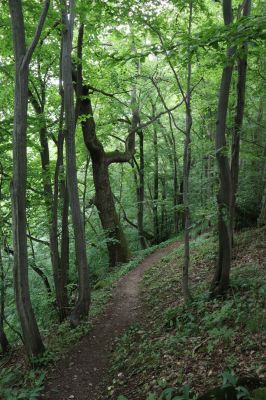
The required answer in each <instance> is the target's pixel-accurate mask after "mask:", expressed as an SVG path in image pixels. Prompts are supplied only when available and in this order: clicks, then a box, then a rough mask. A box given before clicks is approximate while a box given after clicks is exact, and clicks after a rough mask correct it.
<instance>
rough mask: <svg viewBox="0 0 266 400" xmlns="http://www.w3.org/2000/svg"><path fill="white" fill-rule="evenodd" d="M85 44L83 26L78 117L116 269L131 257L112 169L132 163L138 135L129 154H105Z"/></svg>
mask: <svg viewBox="0 0 266 400" xmlns="http://www.w3.org/2000/svg"><path fill="white" fill-rule="evenodd" d="M82 43H83V25H81V27H80V31H79V44H78V57H79V59H80V60H81V62H80V63H79V66H78V68H77V77H76V91H77V99H78V101H77V108H76V115H82V116H83V118H82V121H81V127H82V132H83V138H84V143H85V145H86V147H87V149H88V151H89V153H90V156H91V162H92V170H93V181H94V187H95V197H96V207H97V209H98V212H99V217H100V220H101V224H102V228H103V230H104V232H105V235H106V240H107V250H108V257H109V266H110V267H111V268H112V267H114V266H115V265H117V264H119V263H124V262H127V261H128V260H129V257H130V253H129V249H128V244H127V240H126V237H125V235H124V231H123V229H122V226H121V224H120V221H119V218H118V215H117V212H116V208H115V203H114V197H113V193H112V189H111V184H110V179H109V170H108V167H109V165H110V164H111V163H112V162H126V161H129V160H130V159H131V157H132V154H133V151H132V148H134V146H135V132H134V134H133V135H132V134H131V135H129V138H128V140H127V142H128V145H127V151H125V153H123V154H121V153H120V152H112V153H105V151H104V148H103V145H102V143H101V142H100V141H99V140H98V138H97V135H96V124H95V121H94V117H93V110H92V105H91V100H90V97H89V88H88V86H87V85H85V84H83V76H82ZM84 117H86V118H84ZM117 159H118V161H117Z"/></svg>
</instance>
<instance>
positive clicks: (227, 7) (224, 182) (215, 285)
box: [211, 0, 234, 296]
mask: <svg viewBox="0 0 266 400" xmlns="http://www.w3.org/2000/svg"><path fill="white" fill-rule="evenodd" d="M223 15H224V23H225V25H229V24H231V23H232V22H233V14H232V4H231V0H223ZM233 54H234V49H232V48H231V49H229V50H228V54H227V65H226V66H225V67H224V69H223V73H222V78H221V85H220V94H219V102H218V112H217V122H216V134H215V147H216V159H217V164H218V170H219V179H220V188H219V193H218V196H217V203H218V236H219V252H218V261H217V266H216V271H215V274H214V278H213V282H212V285H211V295H212V296H216V295H218V296H219V295H224V294H225V293H226V291H227V289H228V287H229V278H230V268H231V256H232V234H231V223H230V211H231V205H232V179H231V171H230V165H229V159H228V155H227V147H226V136H225V130H226V115H227V110H228V101H229V93H230V84H231V78H232V72H233V60H232V55H233Z"/></svg>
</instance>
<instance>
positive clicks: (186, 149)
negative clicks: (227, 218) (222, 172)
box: [182, 1, 193, 301]
mask: <svg viewBox="0 0 266 400" xmlns="http://www.w3.org/2000/svg"><path fill="white" fill-rule="evenodd" d="M192 11H193V8H192V1H190V2H189V25H188V34H189V36H190V35H191V27H192ZM189 57H190V56H189ZM191 127H192V114H191V61H190V59H189V61H188V65H187V88H186V130H185V142H184V156H183V164H184V165H183V203H184V219H185V231H184V263H183V275H182V288H183V294H184V298H185V300H186V301H187V300H189V298H190V297H191V296H190V291H189V282H188V278H189V277H188V270H189V259H190V250H189V245H190V243H189V225H190V210H189V197H188V196H189V174H190V165H191V149H190V143H191V135H190V133H191Z"/></svg>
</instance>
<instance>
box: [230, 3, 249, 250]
mask: <svg viewBox="0 0 266 400" xmlns="http://www.w3.org/2000/svg"><path fill="white" fill-rule="evenodd" d="M250 9H251V0H244V2H243V16H244V17H248V16H249V14H250ZM241 50H242V51H243V54H242V55H241V56H240V57H239V58H238V65H237V71H238V81H237V104H236V110H235V118H234V126H233V137H232V159H231V176H232V205H231V224H232V243H233V235H234V228H235V208H236V194H237V189H238V177H239V154H240V136H241V129H242V125H243V118H244V108H245V94H246V75H247V51H248V48H247V44H246V43H244V44H243V46H242V49H241Z"/></svg>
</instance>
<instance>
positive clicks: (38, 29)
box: [21, 0, 50, 69]
mask: <svg viewBox="0 0 266 400" xmlns="http://www.w3.org/2000/svg"><path fill="white" fill-rule="evenodd" d="M49 6H50V0H45V3H44V6H43V10H42V13H41V16H40V19H39V22H38V25H37V27H36V31H35V34H34V37H33V39H32V42H31V44H30V45H29V47H28V48H27V50H26V54H25V56H24V58H23V62H22V64H21V68H22V69H24V67H26V66H28V65H29V63H30V60H31V58H32V55H33V52H34V50H35V48H36V46H37V44H38V41H39V39H40V36H41V33H42V29H43V25H44V23H45V19H46V17H47V14H48V10H49Z"/></svg>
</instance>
